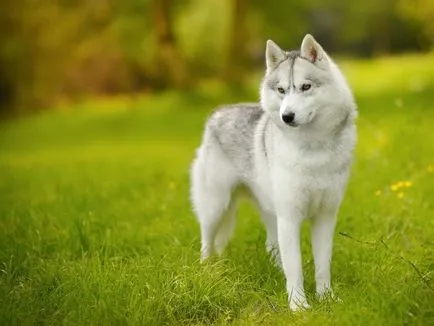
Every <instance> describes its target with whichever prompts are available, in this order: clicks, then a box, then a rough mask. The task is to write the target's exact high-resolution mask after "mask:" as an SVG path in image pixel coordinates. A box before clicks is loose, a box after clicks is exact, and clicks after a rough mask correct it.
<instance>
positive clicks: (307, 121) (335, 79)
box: [191, 34, 357, 310]
mask: <svg viewBox="0 0 434 326" xmlns="http://www.w3.org/2000/svg"><path fill="white" fill-rule="evenodd" d="M266 65H267V69H266V73H265V77H264V79H263V81H262V85H261V101H260V104H239V105H228V106H223V107H221V108H220V109H219V110H217V111H215V112H214V113H213V114H212V115H211V117H210V118H209V120H208V121H207V123H206V127H205V132H204V135H203V140H202V144H201V146H200V148H199V149H198V150H197V157H196V159H195V160H194V162H193V164H192V167H191V181H192V185H191V199H192V202H193V206H194V210H195V212H196V214H197V217H198V219H199V222H200V230H201V241H202V247H201V259H202V260H204V259H206V258H208V257H209V256H210V255H211V254H213V253H214V252H215V251H216V252H217V253H218V254H220V253H221V252H222V250H223V248H224V246H225V245H226V243H227V241H228V240H229V237H230V235H231V233H232V231H233V229H234V225H235V211H236V207H237V201H238V199H239V197H240V195H241V194H248V195H249V197H250V198H252V199H253V200H254V202H256V203H257V205H258V208H259V210H260V212H261V215H262V218H263V222H264V224H265V226H266V228H267V241H266V248H267V250H268V251H269V252H270V254H272V256H273V257H274V258H275V260H276V262H277V263H278V264H279V265H281V266H282V268H283V271H284V273H285V277H286V282H287V285H286V286H287V291H288V296H289V299H288V300H289V306H290V308H291V309H292V310H297V309H300V308H307V307H309V305H308V303H307V300H306V296H305V292H304V286H303V272H302V259H301V252H300V226H301V224H302V222H303V221H304V220H306V219H310V220H311V235H312V237H311V238H312V249H313V256H314V260H315V280H316V291H317V294H318V295H319V296H320V297H324V296H325V295H326V294H332V288H331V283H330V261H331V256H332V244H333V234H334V229H335V225H336V215H337V212H338V209H339V206H340V204H341V201H342V198H343V195H344V192H345V188H346V184H347V180H348V176H349V172H350V165H351V161H352V153H353V149H354V146H355V143H356V126H355V123H354V120H355V118H356V116H357V110H356V105H355V102H354V99H353V95H352V93H351V90H350V88H349V86H348V85H347V82H346V81H345V78H344V76H343V75H342V73H341V72H340V70H339V68H338V67H337V66H336V64H335V63H334V62H333V61H332V59H331V58H330V57H329V56H328V55H327V53H326V52H325V51H324V50H323V48H322V47H321V45H319V44H318V43H317V42H316V41H315V39H314V38H313V37H312V36H311V35H309V34H307V35H306V36H305V37H304V39H303V41H302V44H301V48H300V50H299V51H289V52H286V51H283V50H281V49H280V48H279V47H278V46H277V45H276V44H275V43H274V42H273V41H268V42H267V48H266Z"/></svg>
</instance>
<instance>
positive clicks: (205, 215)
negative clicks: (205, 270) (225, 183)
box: [196, 191, 233, 261]
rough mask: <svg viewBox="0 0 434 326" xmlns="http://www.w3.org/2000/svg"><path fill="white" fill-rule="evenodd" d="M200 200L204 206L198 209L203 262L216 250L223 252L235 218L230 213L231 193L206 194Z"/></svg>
mask: <svg viewBox="0 0 434 326" xmlns="http://www.w3.org/2000/svg"><path fill="white" fill-rule="evenodd" d="M202 196H203V197H202V198H201V199H200V200H201V201H202V202H203V204H204V205H200V206H202V207H201V208H199V207H196V210H197V214H198V218H199V222H200V234H201V249H200V258H201V260H202V261H203V260H205V259H207V258H208V257H209V256H211V255H212V254H213V253H214V251H215V250H216V249H218V250H222V249H223V247H224V245H225V244H226V242H227V240H228V238H229V236H228V234H229V231H230V229H232V228H233V226H232V224H233V221H232V220H233V218H231V216H230V215H231V214H230V213H229V211H230V191H228V192H227V193H225V194H222V193H218V194H216V193H212V192H209V193H204V194H202Z"/></svg>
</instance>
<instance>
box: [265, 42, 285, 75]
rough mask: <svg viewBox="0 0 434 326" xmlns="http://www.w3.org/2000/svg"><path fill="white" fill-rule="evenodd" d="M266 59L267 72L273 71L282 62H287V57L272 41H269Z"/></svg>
mask: <svg viewBox="0 0 434 326" xmlns="http://www.w3.org/2000/svg"><path fill="white" fill-rule="evenodd" d="M265 58H266V62H267V71H272V70H273V69H274V68H276V67H277V66H278V65H279V63H280V62H282V61H283V60H285V58H286V55H285V52H283V51H282V49H281V48H280V47H279V46H278V45H277V44H276V43H274V42H273V41H272V40H268V41H267V48H266V50H265Z"/></svg>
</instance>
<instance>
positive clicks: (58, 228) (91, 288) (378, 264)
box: [0, 55, 434, 325]
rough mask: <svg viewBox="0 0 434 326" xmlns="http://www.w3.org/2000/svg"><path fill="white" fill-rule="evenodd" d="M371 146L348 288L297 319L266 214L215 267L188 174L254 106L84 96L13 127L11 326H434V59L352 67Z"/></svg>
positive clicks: (239, 93)
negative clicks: (227, 116) (222, 120)
mask: <svg viewBox="0 0 434 326" xmlns="http://www.w3.org/2000/svg"><path fill="white" fill-rule="evenodd" d="M342 68H343V70H344V71H345V72H346V74H347V75H348V79H349V81H350V84H351V85H352V86H353V88H354V91H355V94H356V98H357V102H358V105H359V112H360V115H359V118H358V121H357V123H358V134H359V142H358V146H357V150H356V159H355V162H354V165H353V172H352V176H351V180H350V184H349V187H348V191H347V194H346V197H345V200H344V203H343V206H342V208H341V210H340V213H339V222H338V225H337V230H336V237H335V246H334V260H333V267H332V272H333V283H334V288H335V292H336V293H337V295H338V296H339V297H340V299H341V302H317V301H316V300H315V298H314V295H313V289H314V282H313V263H312V256H311V252H310V247H309V234H308V225H306V226H305V227H304V229H303V238H302V248H303V261H304V271H305V283H306V289H307V293H308V296H309V300H310V302H311V303H312V309H311V310H309V311H306V312H301V313H291V312H290V311H289V310H288V308H287V297H286V293H285V285H284V278H283V275H282V273H281V271H280V270H278V269H277V268H275V267H274V266H273V265H272V264H271V263H270V261H269V259H268V257H267V254H266V252H265V248H264V241H265V231H264V229H263V227H262V225H261V223H260V220H259V217H258V214H257V212H256V211H255V210H254V208H253V207H252V205H250V204H249V203H245V204H243V205H242V207H241V210H240V212H239V216H238V217H239V218H238V222H237V229H236V234H235V237H234V238H233V239H232V240H231V242H230V244H229V247H228V248H227V250H226V252H225V254H224V255H223V257H221V258H219V259H213V260H212V261H211V262H208V263H206V264H204V265H201V264H200V263H199V261H198V259H199V247H200V244H199V241H200V239H199V229H198V225H197V223H196V221H195V217H194V216H193V214H192V212H191V209H190V204H189V198H188V196H189V195H188V194H189V191H188V188H189V181H188V169H189V164H190V161H191V159H192V157H193V155H194V150H195V147H196V146H197V145H198V144H199V142H200V138H201V130H202V125H203V122H204V120H205V118H206V116H207V115H208V114H209V112H210V111H211V110H212V108H213V107H214V106H215V105H217V104H219V103H224V102H234V101H255V100H256V99H257V91H256V90H257V84H258V83H259V79H260V75H258V74H256V75H255V76H254V78H253V80H252V81H251V84H249V85H247V86H246V87H245V88H242V89H239V90H233V89H230V88H229V87H226V86H225V85H223V84H222V83H218V82H214V81H209V82H204V83H203V84H201V85H200V87H198V89H197V90H195V91H194V92H193V91H192V92H185V93H181V92H167V93H164V94H157V95H148V96H140V97H119V98H113V99H99V100H89V101H83V102H81V103H79V104H75V105H73V106H70V107H68V108H62V109H58V110H52V111H50V112H47V113H41V114H37V115H34V116H31V117H25V118H20V119H11V120H7V121H3V122H2V123H1V124H0V171H1V172H0V173H1V174H0V324H2V325H27V324H47V325H58V324H63V325H108V324H128V325H138V324H141V325H164V324H174V325H187V324H210V323H217V324H227V323H231V324H234V325H250V324H263V325H336V324H340V325H404V324H405V325H429V324H431V325H432V324H434V304H433V302H434V280H433V270H434V240H433V239H434V196H433V194H434V55H424V56H422V55H420V56H403V57H396V58H384V59H376V60H374V61H351V60H349V61H346V60H344V61H343V62H342Z"/></svg>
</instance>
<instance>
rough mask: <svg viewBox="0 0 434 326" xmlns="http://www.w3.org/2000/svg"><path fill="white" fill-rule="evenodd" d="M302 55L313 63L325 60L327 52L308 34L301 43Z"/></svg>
mask: <svg viewBox="0 0 434 326" xmlns="http://www.w3.org/2000/svg"><path fill="white" fill-rule="evenodd" d="M300 55H301V56H302V57H303V58H306V59H308V60H309V61H310V62H312V63H315V62H317V61H321V60H323V59H324V58H325V52H324V50H323V48H322V47H321V45H319V43H318V42H317V41H315V39H314V38H313V36H312V35H310V34H306V36H305V37H304V38H303V41H302V42H301V49H300Z"/></svg>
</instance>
